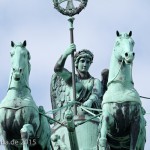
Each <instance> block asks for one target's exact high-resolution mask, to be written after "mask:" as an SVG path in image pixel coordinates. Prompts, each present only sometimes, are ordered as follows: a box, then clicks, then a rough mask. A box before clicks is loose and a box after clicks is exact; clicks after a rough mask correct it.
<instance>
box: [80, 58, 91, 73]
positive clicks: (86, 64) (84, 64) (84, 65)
mask: <svg viewBox="0 0 150 150" xmlns="http://www.w3.org/2000/svg"><path fill="white" fill-rule="evenodd" d="M90 65H91V60H90V59H89V58H88V57H82V58H80V60H79V62H78V70H79V71H80V72H82V73H84V72H88V70H89V68H90Z"/></svg>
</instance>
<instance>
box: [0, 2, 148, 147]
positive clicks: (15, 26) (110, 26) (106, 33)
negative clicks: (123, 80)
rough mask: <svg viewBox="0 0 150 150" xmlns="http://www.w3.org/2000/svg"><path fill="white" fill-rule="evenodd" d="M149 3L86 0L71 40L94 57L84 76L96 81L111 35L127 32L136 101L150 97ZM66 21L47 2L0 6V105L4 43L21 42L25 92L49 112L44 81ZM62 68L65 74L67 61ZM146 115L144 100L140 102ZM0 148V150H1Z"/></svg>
mask: <svg viewBox="0 0 150 150" xmlns="http://www.w3.org/2000/svg"><path fill="white" fill-rule="evenodd" d="M149 17H150V1H149V0H142V1H141V0H113V1H112V0H89V2H88V5H87V7H86V9H84V10H83V11H82V12H81V13H80V14H79V15H76V16H75V21H74V40H75V44H76V46H77V50H80V49H82V48H86V49H89V50H91V51H92V52H93V53H94V56H95V57H94V61H93V64H92V66H91V68H90V73H91V75H93V76H94V77H96V78H99V79H101V75H100V74H101V71H102V69H104V68H108V67H109V62H110V56H111V52H112V49H113V45H114V41H115V38H116V34H115V33H116V30H119V31H120V32H129V31H130V30H131V31H132V32H133V36H132V37H133V39H134V41H135V47H134V51H135V60H134V65H133V80H134V83H135V88H136V89H137V91H138V92H139V94H140V95H142V96H147V97H150V90H149V89H150V88H149V86H150V69H149V68H150V66H149V64H150V37H149V36H150V21H149ZM67 19H68V18H67V17H66V16H63V15H61V14H60V13H59V12H57V10H55V9H54V8H53V3H52V0H13V1H11V0H0V99H1V100H2V99H3V98H4V97H5V95H6V92H7V85H8V79H9V71H10V54H9V52H10V48H11V46H10V42H11V41H14V42H15V43H16V42H23V41H24V40H27V49H28V50H29V51H30V54H31V61H30V62H31V74H30V88H31V90H32V96H33V98H34V100H35V101H36V103H37V105H43V106H44V108H45V109H46V111H48V110H50V109H51V102H50V92H49V87H50V80H51V76H52V74H53V68H54V65H55V63H56V61H57V60H58V58H59V57H60V55H61V54H62V53H63V52H64V50H65V49H66V48H67V47H68V45H69V43H70V38H69V29H68V27H69V23H68V21H67ZM66 67H67V68H69V69H70V68H71V65H70V59H68V61H67V64H66ZM142 102H143V107H144V108H145V109H146V111H147V112H150V107H149V106H150V100H146V99H142ZM145 118H146V120H147V143H146V148H145V150H149V147H148V146H149V145H150V114H149V115H148V114H146V115H145ZM1 147H3V146H0V149H2V148H1Z"/></svg>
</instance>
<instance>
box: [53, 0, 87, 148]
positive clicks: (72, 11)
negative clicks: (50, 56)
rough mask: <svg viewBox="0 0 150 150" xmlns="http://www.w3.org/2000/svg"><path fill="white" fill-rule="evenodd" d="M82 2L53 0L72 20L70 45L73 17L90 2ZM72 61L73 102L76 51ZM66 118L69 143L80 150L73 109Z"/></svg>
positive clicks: (71, 23)
mask: <svg viewBox="0 0 150 150" xmlns="http://www.w3.org/2000/svg"><path fill="white" fill-rule="evenodd" d="M65 1H67V6H66V8H63V7H61V6H60V4H61V3H63V2H65ZM76 1H79V2H80V5H79V7H76V8H75V7H74V5H73V0H53V2H54V7H55V8H56V9H57V10H58V11H59V12H60V13H62V14H63V15H67V16H69V17H70V18H69V19H68V21H69V23H70V43H74V36H73V30H74V28H73V21H74V18H73V17H72V16H74V15H76V14H79V13H80V12H81V11H82V9H83V8H85V7H86V5H87V1H88V0H76ZM71 61H72V88H73V100H74V101H76V83H75V63H74V51H73V53H72V54H71ZM74 112H75V114H77V108H76V105H74ZM65 118H66V120H67V129H68V134H69V141H70V148H71V150H79V147H78V141H77V136H76V132H75V124H74V120H73V114H72V111H71V109H68V110H67V111H66V114H65Z"/></svg>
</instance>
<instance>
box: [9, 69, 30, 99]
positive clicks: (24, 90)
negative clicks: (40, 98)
mask: <svg viewBox="0 0 150 150" xmlns="http://www.w3.org/2000/svg"><path fill="white" fill-rule="evenodd" d="M10 93H11V95H13V96H15V97H24V96H25V95H29V94H30V88H29V71H28V67H26V68H25V70H24V73H23V75H22V76H21V78H20V80H19V81H16V80H14V78H13V71H12V70H11V73H10V79H9V85H8V94H10Z"/></svg>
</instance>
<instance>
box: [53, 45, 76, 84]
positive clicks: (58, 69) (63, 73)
mask: <svg viewBox="0 0 150 150" xmlns="http://www.w3.org/2000/svg"><path fill="white" fill-rule="evenodd" d="M74 50H75V45H74V44H71V45H70V47H69V48H67V49H66V51H65V52H64V54H63V55H61V57H60V58H59V60H58V61H57V63H56V65H55V67H54V72H55V73H56V74H57V75H58V76H60V77H62V78H63V80H64V81H65V82H67V83H68V84H70V85H71V82H72V81H71V78H72V74H71V72H69V71H68V70H67V69H65V68H64V66H65V62H66V59H67V57H68V56H69V55H70V54H72V52H73V51H74Z"/></svg>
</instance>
